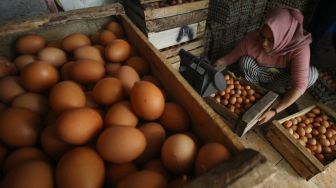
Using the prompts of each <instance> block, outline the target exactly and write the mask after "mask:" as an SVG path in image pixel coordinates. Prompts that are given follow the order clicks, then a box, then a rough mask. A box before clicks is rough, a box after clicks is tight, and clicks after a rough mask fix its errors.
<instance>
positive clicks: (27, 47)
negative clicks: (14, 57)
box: [15, 34, 46, 54]
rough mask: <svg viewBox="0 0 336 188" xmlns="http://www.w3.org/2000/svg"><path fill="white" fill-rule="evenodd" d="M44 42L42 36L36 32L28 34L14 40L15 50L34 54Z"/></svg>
mask: <svg viewBox="0 0 336 188" xmlns="http://www.w3.org/2000/svg"><path fill="white" fill-rule="evenodd" d="M45 44H46V42H45V40H44V38H43V37H42V36H40V35H36V34H28V35H24V36H22V37H20V38H19V39H18V40H17V41H16V44H15V45H16V51H18V52H19V53H20V54H35V53H37V52H38V51H40V50H41V49H42V48H44V46H45Z"/></svg>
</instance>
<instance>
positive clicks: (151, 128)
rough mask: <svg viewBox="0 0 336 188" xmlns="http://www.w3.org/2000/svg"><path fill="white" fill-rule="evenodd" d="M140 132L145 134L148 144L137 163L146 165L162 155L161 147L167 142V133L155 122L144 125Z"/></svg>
mask: <svg viewBox="0 0 336 188" xmlns="http://www.w3.org/2000/svg"><path fill="white" fill-rule="evenodd" d="M139 130H140V131H141V132H142V133H143V134H144V136H145V138H146V143H147V144H146V148H145V151H144V152H143V153H142V154H141V155H140V156H139V157H138V158H137V159H136V162H137V163H144V162H147V161H149V160H151V159H153V158H154V157H156V156H158V155H160V149H161V146H162V144H163V142H164V141H165V140H166V131H165V130H164V128H163V127H162V126H161V125H160V124H158V123H155V122H151V123H146V124H143V125H141V126H140V127H139Z"/></svg>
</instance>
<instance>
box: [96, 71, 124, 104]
mask: <svg viewBox="0 0 336 188" xmlns="http://www.w3.org/2000/svg"><path fill="white" fill-rule="evenodd" d="M124 96H125V90H124V87H123V84H122V82H121V81H120V80H119V79H117V78H103V79H101V80H99V81H98V82H97V83H96V84H95V86H94V87H93V90H92V97H93V99H94V101H96V102H97V103H98V104H101V105H111V104H113V103H116V102H118V101H120V100H122V99H123V98H124Z"/></svg>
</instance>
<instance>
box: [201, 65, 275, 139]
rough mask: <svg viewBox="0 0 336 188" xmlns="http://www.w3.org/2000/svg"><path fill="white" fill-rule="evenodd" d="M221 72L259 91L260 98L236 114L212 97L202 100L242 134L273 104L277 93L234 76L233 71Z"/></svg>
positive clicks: (236, 131)
mask: <svg viewBox="0 0 336 188" xmlns="http://www.w3.org/2000/svg"><path fill="white" fill-rule="evenodd" d="M223 74H224V75H226V74H229V75H230V76H232V77H233V78H234V79H235V80H238V81H239V82H240V83H242V84H244V85H250V86H251V88H253V89H254V90H255V91H257V92H258V93H260V94H261V95H262V96H261V98H260V99H259V100H258V101H256V102H255V103H254V104H253V105H251V107H250V108H249V109H247V110H246V111H245V112H242V113H241V114H240V115H237V114H235V113H233V112H231V111H230V110H229V109H228V108H227V107H226V106H224V105H223V104H220V103H218V102H217V101H216V100H215V99H214V98H213V97H211V96H209V97H205V98H204V100H205V101H206V102H207V103H208V104H209V105H210V106H211V107H212V108H213V109H214V110H215V111H216V112H217V113H218V114H219V115H221V116H222V118H223V120H224V121H225V122H226V123H227V124H228V125H229V126H230V127H231V129H232V130H233V131H234V132H235V133H236V134H237V135H238V136H243V135H244V134H246V133H247V132H248V131H249V130H251V129H252V128H253V127H254V126H255V125H256V124H257V122H258V118H259V117H260V116H261V115H262V114H263V113H264V112H265V111H266V110H268V108H269V107H270V106H271V105H272V104H273V102H274V101H275V100H276V99H277V98H278V96H279V95H278V94H276V93H274V92H273V91H267V90H266V89H264V88H262V87H260V86H256V85H253V84H251V83H250V82H248V81H247V80H246V79H244V78H241V77H236V76H235V75H234V73H232V72H230V71H228V70H224V71H223Z"/></svg>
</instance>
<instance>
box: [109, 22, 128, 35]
mask: <svg viewBox="0 0 336 188" xmlns="http://www.w3.org/2000/svg"><path fill="white" fill-rule="evenodd" d="M105 29H107V30H110V31H112V32H113V33H114V34H115V35H116V36H117V37H118V38H123V37H124V29H123V27H122V26H121V25H120V24H119V23H118V22H116V21H111V22H109V23H108V24H107V25H106V26H105Z"/></svg>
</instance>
